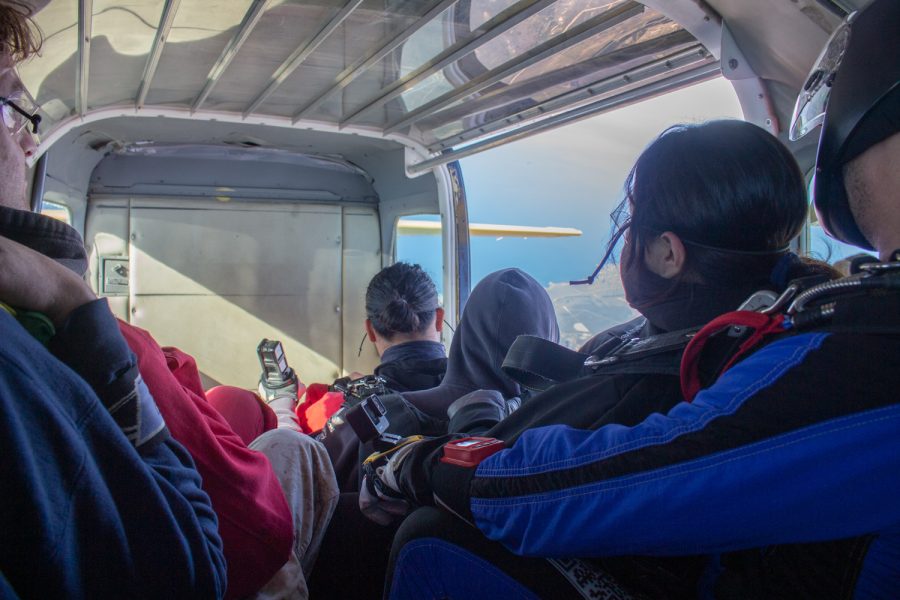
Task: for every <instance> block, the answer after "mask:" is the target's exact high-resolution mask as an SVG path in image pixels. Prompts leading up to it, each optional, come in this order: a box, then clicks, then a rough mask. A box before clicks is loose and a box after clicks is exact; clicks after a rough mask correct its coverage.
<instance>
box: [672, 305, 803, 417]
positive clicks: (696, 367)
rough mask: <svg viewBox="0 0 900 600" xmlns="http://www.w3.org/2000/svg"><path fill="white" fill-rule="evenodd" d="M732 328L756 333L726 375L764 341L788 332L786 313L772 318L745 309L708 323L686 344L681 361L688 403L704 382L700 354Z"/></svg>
mask: <svg viewBox="0 0 900 600" xmlns="http://www.w3.org/2000/svg"><path fill="white" fill-rule="evenodd" d="M730 327H747V328H749V329H751V330H752V331H753V333H752V334H751V335H750V336H749V337H748V338H747V339H745V340H744V342H743V343H742V344H741V345H740V347H738V349H737V352H735V353H734V354H733V355H732V356H731V358H730V359H729V360H728V362H727V363H726V364H725V366H724V367H723V368H722V371H723V372H724V371H726V370H728V369H729V368H730V367H731V366H732V365H733V364H734V363H735V362H737V361H738V360H739V359H740V358H741V357H742V356H743V355H744V354H746V353H747V352H748V351H749V350H751V349H752V348H754V347H755V346H756V345H757V344H759V343H760V342H761V341H762V340H763V339H764V338H766V337H769V336H771V335H776V334H779V333H784V332H785V331H786V327H785V324H784V315H783V314H777V315H774V316H772V315H765V314H763V313H758V312H751V311H746V310H737V311H734V312H729V313H725V314H724V315H720V316H718V317H716V318H715V319H713V320H712V321H710V322H709V323H707V324H706V326H705V327H703V329H701V330H700V331H699V332H698V333H697V335H695V336H694V338H693V339H692V340H691V342H690V343H689V344H688V345H687V348H685V350H684V356H683V357H682V359H681V393H682V394H683V395H684V399H685V400H687V401H688V402H691V401H693V399H694V397H695V396H696V395H697V394H698V393H699V392H700V389H701V387H702V382H701V381H700V355H701V354H702V353H703V349H704V348H705V347H706V344H707V343H708V342H709V340H710V338H712V336H714V335H715V334H717V333H719V332H721V331H724V330H725V329H728V328H730Z"/></svg>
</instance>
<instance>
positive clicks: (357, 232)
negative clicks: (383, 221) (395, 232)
mask: <svg viewBox="0 0 900 600" xmlns="http://www.w3.org/2000/svg"><path fill="white" fill-rule="evenodd" d="M343 255H344V256H343V260H344V267H343V291H342V295H343V311H342V315H343V324H344V332H343V339H344V350H343V354H344V357H343V358H344V371H345V372H346V373H348V374H349V373H351V372H353V371H359V372H360V373H371V372H372V370H373V369H374V368H375V367H376V366H377V365H378V362H379V361H378V353H377V352H375V347H374V346H373V345H372V343H371V342H369V341H368V340H367V341H366V342H365V343H364V344H363V347H362V353H361V354H360V355H359V356H357V352H359V344H360V340H362V338H363V335H364V334H365V327H364V325H363V323H364V322H365V320H366V298H365V292H366V287H367V286H368V285H369V280H371V279H372V277H373V276H374V275H375V274H376V273H377V272H378V271H379V270H381V231H380V228H379V222H378V214H377V213H376V212H375V209H373V208H357V207H348V208H345V209H344V252H343Z"/></svg>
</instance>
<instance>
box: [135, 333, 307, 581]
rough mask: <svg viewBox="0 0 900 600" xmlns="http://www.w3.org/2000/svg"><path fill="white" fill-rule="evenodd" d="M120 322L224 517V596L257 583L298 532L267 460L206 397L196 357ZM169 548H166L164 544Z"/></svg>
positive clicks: (274, 567) (280, 561)
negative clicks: (225, 565)
mask: <svg viewBox="0 0 900 600" xmlns="http://www.w3.org/2000/svg"><path fill="white" fill-rule="evenodd" d="M119 329H120V330H121V332H122V335H123V336H124V337H125V340H126V342H127V343H128V345H129V347H130V348H131V350H132V351H133V352H134V353H135V354H136V355H137V358H138V367H139V369H140V372H141V376H142V377H143V379H144V382H145V383H146V384H147V387H148V388H149V390H150V393H151V394H153V398H154V399H155V400H156V404H157V406H159V410H160V412H161V413H162V415H163V418H165V420H166V425H168V428H169V431H170V433H171V434H172V437H173V438H175V439H176V440H177V441H178V442H180V443H181V444H182V445H183V446H184V447H185V448H186V449H187V451H188V452H189V453H190V454H191V456H192V457H193V459H194V463H195V464H196V466H197V470H198V471H199V472H200V475H201V476H202V477H203V490H204V491H205V492H206V493H207V494H209V497H210V500H211V502H212V506H213V509H214V510H215V511H216V515H217V516H218V518H219V534H220V535H221V536H222V543H223V546H224V550H225V559H226V561H227V563H228V589H227V591H226V598H243V597H245V596H248V595H250V594H252V593H254V592H256V591H257V590H259V589H260V588H261V587H262V586H263V585H264V584H265V583H266V582H268V581H269V579H271V578H272V576H273V575H274V574H275V572H276V571H278V569H280V568H281V566H282V565H283V564H284V563H285V562H286V561H287V560H288V558H289V556H290V552H291V546H292V543H293V537H294V528H293V519H292V517H291V512H290V509H289V508H288V505H287V502H286V501H285V498H284V493H283V492H282V490H281V485H280V484H279V483H278V479H276V477H275V473H274V471H273V470H272V466H271V465H270V464H269V461H268V459H267V458H266V457H265V456H264V455H263V454H261V453H259V452H254V451H253V450H250V449H249V448H247V446H246V444H244V442H243V441H241V438H240V437H238V435H237V434H236V433H235V432H234V431H233V430H232V429H231V427H230V426H229V425H228V423H227V421H226V420H225V419H224V418H223V417H222V415H220V414H219V413H218V411H216V409H215V408H213V406H212V405H211V404H210V403H209V402H207V400H206V397H205V395H204V393H203V390H202V389H201V388H200V375H199V373H198V371H197V365H196V363H195V362H194V359H193V358H191V357H190V356H188V355H187V354H185V353H184V352H181V351H180V350H178V349H177V348H166V349H165V351H164V350H163V349H162V348H160V347H159V345H158V344H157V343H156V341H155V340H154V339H153V338H152V337H151V336H150V334H149V333H148V332H146V331H144V330H143V329H139V328H137V327H134V326H132V325H129V324H128V323H124V322H122V321H120V322H119ZM159 551H160V552H165V548H160V549H159Z"/></svg>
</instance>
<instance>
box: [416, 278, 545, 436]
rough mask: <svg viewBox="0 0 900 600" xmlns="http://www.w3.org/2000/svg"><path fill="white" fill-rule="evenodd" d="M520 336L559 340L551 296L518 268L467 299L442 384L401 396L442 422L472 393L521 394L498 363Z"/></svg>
mask: <svg viewBox="0 0 900 600" xmlns="http://www.w3.org/2000/svg"><path fill="white" fill-rule="evenodd" d="M520 335H534V336H538V337H542V338H544V339H548V340H551V341H553V342H556V341H558V340H559V326H558V325H557V323H556V313H555V311H554V310H553V303H552V302H551V301H550V296H548V295H547V291H546V290H545V289H544V288H543V287H542V286H541V284H539V283H538V282H537V281H535V280H534V278H533V277H531V276H530V275H528V274H527V273H525V272H524V271H521V270H519V269H503V270H500V271H496V272H494V273H491V274H490V275H488V276H487V277H485V278H484V279H482V280H481V281H480V282H479V283H478V285H476V286H475V289H473V290H472V293H471V295H470V296H469V300H468V302H467V303H466V307H465V310H463V314H462V318H461V319H460V322H459V327H457V329H456V333H455V334H454V335H453V342H452V343H451V344H450V357H449V359H448V361H447V373H446V374H445V375H444V379H443V380H442V381H441V384H440V385H439V386H437V387H436V388H432V389H430V390H423V391H420V392H408V393H405V394H403V398H404V399H406V400H407V401H409V402H410V403H411V404H412V405H413V406H415V407H416V408H418V409H419V410H421V411H423V412H425V413H426V414H428V415H430V416H433V417H436V418H439V419H446V418H447V408H448V407H449V406H450V404H451V403H452V402H453V401H454V400H456V399H457V398H459V397H461V396H464V395H466V394H468V393H469V392H474V391H475V390H482V389H483V390H496V391H498V392H500V393H501V394H502V395H503V396H504V397H505V398H512V397H514V396H519V395H520V394H521V390H520V388H519V385H518V384H517V383H516V382H514V381H513V380H512V379H510V378H509V377H508V376H507V375H506V374H505V373H503V371H502V370H501V369H500V365H501V364H502V363H503V358H504V357H505V356H506V352H507V351H508V350H509V347H510V346H511V345H512V343H513V342H514V341H515V339H516V338H517V337H518V336H520Z"/></svg>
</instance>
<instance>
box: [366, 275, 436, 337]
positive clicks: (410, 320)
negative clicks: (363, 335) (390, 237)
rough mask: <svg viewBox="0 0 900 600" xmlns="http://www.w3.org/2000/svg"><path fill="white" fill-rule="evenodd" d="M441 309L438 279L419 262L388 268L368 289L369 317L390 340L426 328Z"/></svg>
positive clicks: (367, 310) (367, 305) (374, 325)
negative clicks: (432, 276) (433, 279)
mask: <svg viewBox="0 0 900 600" xmlns="http://www.w3.org/2000/svg"><path fill="white" fill-rule="evenodd" d="M437 308H438V295H437V290H436V289H435V287H434V282H433V281H432V280H431V277H429V276H428V273H426V272H425V271H424V270H422V267H420V266H419V265H411V264H409V263H404V262H399V263H395V264H393V265H391V266H389V267H385V268H384V269H382V270H381V271H380V272H379V273H378V274H377V275H375V277H373V278H372V281H370V282H369V287H368V288H367V289H366V317H367V318H368V319H369V320H370V321H371V322H372V327H374V328H375V331H377V332H378V334H379V335H381V336H383V337H385V338H387V339H391V338H392V337H394V336H395V335H396V334H398V333H419V332H421V331H424V330H425V328H426V327H428V325H429V323H431V320H432V319H434V313H435V310H436V309H437Z"/></svg>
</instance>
